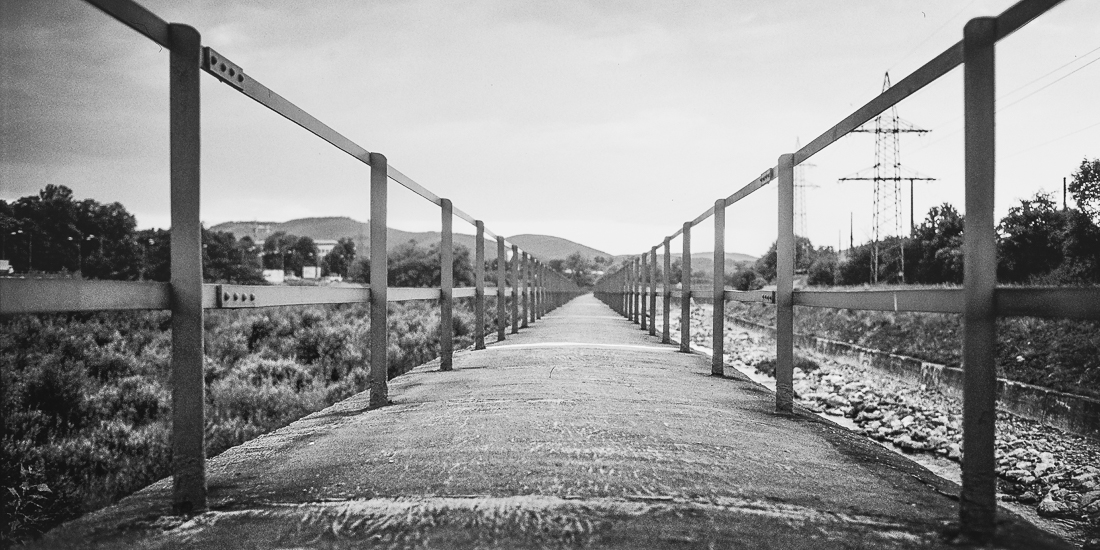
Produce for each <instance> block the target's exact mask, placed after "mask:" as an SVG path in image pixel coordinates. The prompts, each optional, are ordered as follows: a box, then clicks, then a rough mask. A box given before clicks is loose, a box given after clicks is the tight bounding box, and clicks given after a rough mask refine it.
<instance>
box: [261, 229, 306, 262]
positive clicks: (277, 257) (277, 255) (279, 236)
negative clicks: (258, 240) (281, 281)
mask: <svg viewBox="0 0 1100 550" xmlns="http://www.w3.org/2000/svg"><path fill="white" fill-rule="evenodd" d="M297 242H298V236H297V235H291V234H289V233H287V232H286V231H276V232H274V233H272V234H270V235H268V236H267V238H266V239H264V246H263V265H264V269H281V270H283V271H293V269H294V262H293V260H292V259H291V255H292V252H291V248H292V247H293V246H294V244H295V243H297ZM299 267H300V266H299Z"/></svg>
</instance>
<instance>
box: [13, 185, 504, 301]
mask: <svg viewBox="0 0 1100 550" xmlns="http://www.w3.org/2000/svg"><path fill="white" fill-rule="evenodd" d="M136 227H137V221H136V219H135V218H134V216H133V214H130V213H129V212H128V211H127V210H126V208H125V207H124V206H123V205H122V204H120V203H117V202H114V203H111V204H102V203H99V202H97V201H95V200H92V199H84V200H76V199H75V198H74V197H73V192H72V190H71V189H69V188H68V187H65V186H63V185H47V186H46V187H45V188H44V189H42V190H41V191H39V193H38V194H37V195H30V196H26V197H21V198H19V199H16V200H15V201H12V202H10V203H9V202H7V201H4V200H2V199H0V259H7V260H9V262H10V263H11V266H12V267H13V268H14V271H15V273H40V274H61V275H62V276H65V275H68V276H79V277H81V278H87V279H115V280H128V281H133V280H147V281H168V280H169V278H170V276H171V254H170V252H171V231H170V230H167V229H142V230H138V229H137V228H136ZM439 261H440V255H439V243H434V244H431V245H428V246H422V245H420V244H419V243H417V242H416V241H409V242H406V243H402V244H399V245H398V246H396V247H395V248H394V249H393V250H391V251H390V253H389V270H388V279H389V284H390V285H391V286H404V287H432V286H439V284H440V278H441V270H440V267H439V265H440V264H439ZM202 263H203V279H204V280H205V281H206V282H210V283H217V282H223V283H237V284H264V283H265V280H264V278H263V270H264V269H275V270H283V271H284V272H285V273H287V274H292V275H295V276H297V277H301V276H302V275H303V268H304V267H306V266H318V267H320V268H321V276H335V275H338V276H340V277H342V278H343V279H345V280H350V281H354V282H360V283H369V282H370V258H369V257H366V256H360V255H359V254H358V253H357V250H356V246H355V241H354V240H353V239H352V238H350V237H348V238H341V239H339V240H338V241H337V243H336V245H335V246H334V247H333V249H332V250H331V251H329V252H328V253H327V254H325V255H324V256H321V255H320V252H319V249H318V247H317V244H316V242H314V240H313V239H312V238H310V237H308V236H298V235H293V234H290V233H286V232H283V231H279V232H275V233H272V234H271V235H269V236H268V237H266V238H265V239H264V241H263V242H262V243H256V242H255V241H253V239H252V238H251V237H249V236H244V237H241V238H240V239H238V238H237V237H236V236H234V235H233V234H232V233H229V232H225V231H212V230H209V229H206V228H203V230H202ZM453 268H454V277H455V284H456V285H458V286H469V285H472V284H473V283H474V269H473V263H472V260H471V253H470V250H469V249H468V248H466V247H464V246H461V245H459V246H456V247H455V250H454V265H453ZM495 269H496V260H495V259H494V260H493V261H492V262H490V269H489V270H488V272H487V278H488V279H489V280H490V281H491V282H493V283H495V278H494V277H495Z"/></svg>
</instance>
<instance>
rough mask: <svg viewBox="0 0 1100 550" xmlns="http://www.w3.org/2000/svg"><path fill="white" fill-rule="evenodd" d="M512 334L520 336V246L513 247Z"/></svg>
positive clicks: (511, 262)
mask: <svg viewBox="0 0 1100 550" xmlns="http://www.w3.org/2000/svg"><path fill="white" fill-rule="evenodd" d="M509 263H510V264H512V266H511V267H512V334H519V246H518V245H514V244H513V245H512V260H511V261H510V262H509Z"/></svg>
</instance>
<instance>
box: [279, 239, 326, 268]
mask: <svg viewBox="0 0 1100 550" xmlns="http://www.w3.org/2000/svg"><path fill="white" fill-rule="evenodd" d="M287 262H288V268H289V269H291V270H293V271H294V274H295V275H297V276H299V277H301V276H302V268H303V267H305V266H307V265H308V266H320V264H321V258H319V254H318V251H317V243H315V242H313V239H312V238H310V237H298V240H296V241H294V244H292V245H291V247H290V255H289V256H288V257H287Z"/></svg>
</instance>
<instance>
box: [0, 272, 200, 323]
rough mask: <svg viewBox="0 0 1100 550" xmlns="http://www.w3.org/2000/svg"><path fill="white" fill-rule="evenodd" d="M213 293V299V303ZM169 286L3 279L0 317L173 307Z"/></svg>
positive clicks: (0, 291) (126, 282) (1, 283)
mask: <svg viewBox="0 0 1100 550" xmlns="http://www.w3.org/2000/svg"><path fill="white" fill-rule="evenodd" d="M213 296H214V290H213V289H211V291H210V297H211V301H213ZM171 299H172V297H171V285H169V284H168V283H153V282H132V281H84V280H80V279H10V278H5V279H0V315H11V314H18V313H47V312H61V311H100V310H142V309H168V308H169V307H171Z"/></svg>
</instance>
